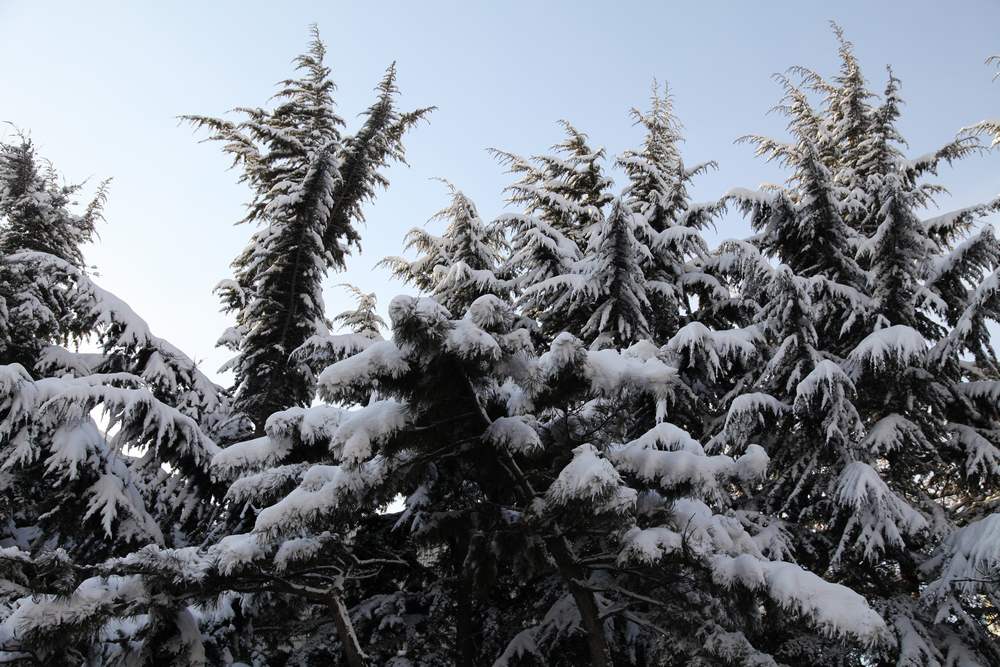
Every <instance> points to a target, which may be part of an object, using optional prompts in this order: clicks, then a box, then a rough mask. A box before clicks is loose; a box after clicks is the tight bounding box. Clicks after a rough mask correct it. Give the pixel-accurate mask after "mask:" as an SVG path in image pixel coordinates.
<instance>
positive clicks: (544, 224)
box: [492, 121, 613, 340]
mask: <svg viewBox="0 0 1000 667" xmlns="http://www.w3.org/2000/svg"><path fill="white" fill-rule="evenodd" d="M560 125H561V126H562V128H563V130H564V132H565V133H566V138H565V139H564V140H563V141H561V142H560V143H558V144H556V145H554V146H552V149H551V150H552V152H551V153H548V154H540V155H535V156H532V157H531V158H525V157H522V156H520V155H517V154H515V153H511V152H508V151H501V150H496V149H493V150H492V153H493V154H494V156H496V158H497V159H498V160H499V161H500V162H501V164H505V165H507V167H508V171H509V173H511V174H513V175H515V176H517V177H518V180H517V181H515V182H514V183H512V184H511V185H509V186H507V188H506V189H505V192H506V193H507V201H508V203H509V204H511V205H514V206H517V207H520V208H521V209H522V210H521V212H520V213H511V214H505V215H503V216H501V217H500V218H498V220H497V223H498V224H500V225H502V226H503V227H504V228H505V229H506V230H507V235H508V237H509V239H510V253H509V255H508V256H507V258H506V261H505V263H504V268H503V271H502V272H503V273H504V275H509V276H511V279H512V281H513V284H512V287H513V289H514V291H515V293H516V294H518V301H517V306H518V310H520V311H521V312H522V313H523V314H525V315H527V316H528V317H531V318H534V319H536V320H537V321H539V323H540V324H541V332H542V333H543V334H544V335H545V336H546V337H548V339H549V340H551V339H552V338H554V337H555V336H556V335H558V334H559V333H560V332H562V331H564V330H567V329H572V330H576V329H578V328H579V327H580V326H581V325H582V324H583V323H584V322H586V320H587V316H588V314H587V313H585V312H584V313H572V312H571V311H570V310H569V309H568V308H567V307H566V303H565V302H564V300H563V299H562V297H563V296H564V295H563V294H556V293H554V292H546V291H529V288H530V287H532V286H534V285H538V284H540V283H543V282H544V281H546V280H549V279H551V278H555V277H557V276H565V275H569V274H571V273H573V272H574V270H575V268H576V266H577V262H578V261H579V260H580V259H581V258H582V256H583V254H584V252H585V251H586V249H587V245H588V243H589V240H590V234H591V229H592V227H593V226H594V225H596V224H600V223H601V222H602V221H603V220H604V215H605V209H606V208H607V205H608V204H609V203H610V202H611V200H612V199H613V196H612V194H611V192H610V188H611V185H612V182H611V179H610V178H608V177H607V176H606V175H605V174H604V167H603V163H604V159H605V152H604V149H603V148H592V147H591V146H590V145H589V143H588V137H587V135H586V134H585V133H583V132H581V131H580V130H578V129H577V128H576V127H574V126H573V125H572V124H570V123H569V122H567V121H561V122H560Z"/></svg>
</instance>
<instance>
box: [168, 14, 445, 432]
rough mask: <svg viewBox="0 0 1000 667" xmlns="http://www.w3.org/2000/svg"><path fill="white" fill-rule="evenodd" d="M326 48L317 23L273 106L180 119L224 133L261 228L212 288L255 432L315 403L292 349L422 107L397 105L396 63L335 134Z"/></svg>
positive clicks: (313, 326) (310, 323)
mask: <svg viewBox="0 0 1000 667" xmlns="http://www.w3.org/2000/svg"><path fill="white" fill-rule="evenodd" d="M325 55H326V48H325V46H324V45H323V43H322V41H321V40H320V37H319V32H318V30H317V29H316V28H315V27H313V28H312V40H311V42H310V44H309V50H308V51H307V52H306V53H305V54H302V55H300V56H299V57H298V58H296V60H295V64H296V69H297V70H298V71H300V72H301V76H300V77H299V78H297V79H288V80H285V81H283V82H281V84H280V88H279V90H278V92H277V93H276V94H275V99H277V100H278V104H277V105H276V106H275V107H274V108H272V109H263V108H249V109H248V108H241V109H239V110H238V111H240V112H241V113H242V114H243V115H244V119H243V120H240V121H238V122H232V121H227V120H221V119H217V118H210V117H205V116H185V117H183V118H184V119H185V120H188V121H190V122H191V123H193V124H194V125H195V126H196V127H202V128H206V129H208V130H209V131H210V132H211V134H210V136H209V140H212V141H221V142H223V150H224V151H225V152H226V153H228V154H230V155H231V156H232V157H233V160H234V164H235V165H237V166H239V167H241V169H242V174H241V177H240V180H241V181H242V182H245V183H247V184H248V185H249V186H250V188H251V190H252V192H253V195H252V199H251V201H250V204H249V213H248V214H247V216H246V217H245V218H244V221H245V222H252V223H256V224H258V225H260V229H258V231H256V232H255V233H254V235H253V236H252V238H251V242H250V245H249V246H248V247H247V248H246V249H245V250H244V251H243V252H242V253H241V254H240V255H239V256H238V257H237V258H236V260H234V262H233V267H234V268H235V271H236V276H235V280H232V281H224V282H223V283H222V284H221V285H220V289H219V292H220V295H221V297H222V300H223V304H224V309H225V310H226V311H227V312H233V313H234V314H235V315H236V321H237V324H236V326H235V327H234V328H233V329H231V330H229V331H228V332H227V333H226V335H224V336H223V339H222V341H220V342H222V343H224V344H226V345H227V346H230V347H233V348H236V349H238V354H237V356H236V358H235V359H234V360H233V361H231V362H230V363H229V364H228V365H227V367H228V368H231V369H232V370H234V371H235V375H236V378H235V399H236V406H237V407H238V408H239V409H240V410H242V411H244V412H245V413H246V414H247V415H249V417H250V419H251V420H252V422H253V426H254V432H255V433H256V434H258V435H261V434H263V433H264V428H265V423H266V420H267V417H268V416H269V415H271V414H272V413H274V412H277V411H279V410H282V409H285V408H288V407H290V406H294V405H307V404H308V403H309V402H310V401H311V400H312V397H313V386H312V384H311V383H310V381H309V376H308V375H307V374H303V373H302V371H301V369H300V367H299V366H298V365H296V364H290V363H289V362H288V360H289V356H290V355H291V353H292V352H293V351H294V350H295V349H297V348H298V347H299V346H300V345H302V344H303V343H304V342H305V341H306V340H307V339H308V338H309V337H310V336H311V335H313V334H314V333H317V332H322V327H320V324H321V323H322V322H323V317H324V314H323V300H322V289H321V281H322V279H323V277H324V276H325V275H326V272H327V271H328V270H329V269H330V268H337V269H340V268H343V266H344V262H345V257H346V254H347V253H348V252H349V250H350V248H351V246H357V245H358V244H359V236H358V231H357V229H356V225H357V224H358V223H360V222H361V221H363V216H362V213H361V206H362V205H363V204H364V203H365V202H366V201H369V200H370V199H372V197H373V196H374V193H375V190H376V188H377V187H379V186H385V185H386V184H387V181H386V178H385V176H384V174H382V173H381V170H382V168H383V167H384V166H386V165H387V164H388V163H389V162H390V161H393V160H401V159H402V158H403V146H402V138H403V135H404V134H405V132H406V130H407V129H409V128H410V127H411V126H412V125H413V124H415V123H416V122H417V121H418V120H419V119H421V118H423V117H424V116H426V115H427V113H429V111H430V109H419V110H417V111H413V112H410V113H405V114H403V113H400V112H399V111H398V110H397V109H396V97H397V93H398V91H397V88H396V83H395V80H396V70H395V66H394V65H393V66H390V67H389V69H388V70H387V72H386V75H385V77H384V78H383V79H382V81H381V82H380V83H379V86H378V87H377V89H376V90H377V93H378V97H377V99H376V102H375V103H374V104H373V105H372V106H371V107H370V108H369V109H368V110H367V112H366V113H365V114H364V115H365V122H364V124H363V125H362V127H361V129H360V130H359V131H358V132H357V133H356V134H355V135H353V136H351V137H347V138H345V137H343V136H342V135H341V128H342V126H343V121H342V120H341V118H340V117H339V116H338V115H337V113H336V112H335V110H334V101H333V90H334V83H333V80H332V79H331V78H330V69H329V67H327V66H326V65H325V64H324V57H325ZM317 327H320V328H319V330H318V329H317Z"/></svg>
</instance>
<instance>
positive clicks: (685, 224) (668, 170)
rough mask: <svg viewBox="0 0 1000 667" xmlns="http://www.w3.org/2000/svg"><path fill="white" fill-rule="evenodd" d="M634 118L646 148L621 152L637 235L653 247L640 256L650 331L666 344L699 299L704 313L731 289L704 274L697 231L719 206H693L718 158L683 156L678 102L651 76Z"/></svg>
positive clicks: (703, 248)
mask: <svg viewBox="0 0 1000 667" xmlns="http://www.w3.org/2000/svg"><path fill="white" fill-rule="evenodd" d="M632 118H633V120H634V121H635V124H636V125H638V126H640V127H641V128H642V129H643V130H644V132H645V135H644V137H643V141H642V147H641V148H640V149H638V150H629V151H626V152H624V153H623V154H622V155H620V156H619V157H618V160H617V162H618V165H619V166H620V167H622V168H623V169H624V170H625V172H626V174H627V176H628V185H627V186H626V188H625V193H624V199H625V202H626V204H627V205H628V207H629V209H630V210H631V211H632V212H633V213H635V214H636V215H638V216H639V218H638V219H637V222H636V234H637V236H638V238H639V239H641V241H642V243H643V244H644V245H645V246H646V247H647V248H648V249H649V256H648V257H647V258H643V259H644V261H643V262H642V268H643V275H644V276H645V285H646V292H647V297H648V300H649V302H650V315H651V317H650V333H651V334H652V338H653V340H656V341H667V340H669V339H670V338H671V337H672V336H673V335H674V334H675V333H677V330H678V329H679V328H680V327H681V326H683V325H684V324H686V322H687V321H688V320H690V318H691V317H692V311H693V308H694V304H692V303H691V300H690V297H692V296H694V297H695V298H696V299H697V303H698V308H699V310H703V311H705V313H708V312H710V311H715V310H718V309H717V308H713V307H712V306H713V305H714V304H715V302H716V301H719V300H720V299H721V300H723V301H725V300H728V297H729V293H728V291H727V290H725V289H724V288H723V287H722V286H721V285H720V284H719V282H718V281H717V280H716V279H714V278H713V277H711V276H709V275H707V274H706V273H705V268H706V267H705V265H704V260H705V259H706V258H707V257H708V254H709V253H708V245H707V244H706V243H705V240H704V239H703V238H702V236H701V234H700V232H701V230H703V229H704V228H705V227H706V226H707V225H708V224H709V223H710V222H711V219H712V217H713V216H714V215H715V214H716V213H717V212H718V208H719V204H718V203H713V204H693V203H692V202H691V200H690V194H689V186H690V184H691V182H692V181H693V179H694V178H695V177H697V176H699V175H700V174H703V173H705V172H706V171H708V170H709V169H713V168H715V167H716V163H715V162H705V163H702V164H697V165H694V166H693V167H689V166H687V165H686V164H685V163H684V161H683V159H682V158H681V153H680V146H679V144H680V142H681V141H683V137H682V135H681V125H680V121H678V120H677V118H676V117H675V116H674V114H673V101H672V99H671V97H670V95H669V93H668V91H667V89H666V87H664V89H663V92H662V93H661V92H660V89H659V85H658V84H657V83H656V82H655V81H654V83H653V91H652V95H651V97H650V108H649V110H648V111H641V110H639V109H634V108H633V109H632Z"/></svg>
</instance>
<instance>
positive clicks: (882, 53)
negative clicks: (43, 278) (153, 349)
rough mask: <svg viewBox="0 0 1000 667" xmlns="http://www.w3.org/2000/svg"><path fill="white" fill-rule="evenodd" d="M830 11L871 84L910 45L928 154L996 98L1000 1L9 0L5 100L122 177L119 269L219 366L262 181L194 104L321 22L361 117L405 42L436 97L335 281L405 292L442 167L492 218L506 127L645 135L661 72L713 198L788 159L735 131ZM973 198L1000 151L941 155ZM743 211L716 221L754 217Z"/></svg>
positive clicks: (1, 94)
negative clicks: (401, 274)
mask: <svg viewBox="0 0 1000 667" xmlns="http://www.w3.org/2000/svg"><path fill="white" fill-rule="evenodd" d="M829 19H834V20H836V21H838V22H839V23H841V25H843V27H844V28H845V30H846V32H847V35H848V37H849V38H850V39H851V40H852V41H854V42H855V44H856V47H857V53H858V55H859V57H860V59H861V61H862V63H863V64H864V66H865V70H866V73H867V75H868V77H869V79H870V80H871V81H872V86H873V88H875V89H879V90H880V89H881V87H882V85H883V81H884V66H885V65H886V64H889V63H891V64H892V65H893V68H894V70H895V72H896V74H897V76H899V77H900V78H901V79H902V80H903V94H904V97H905V98H906V100H907V103H908V104H907V106H906V108H905V113H904V118H903V120H902V123H901V125H902V128H903V129H904V132H905V134H906V135H907V137H908V138H909V140H910V144H911V148H912V150H913V152H914V153H924V152H927V151H929V150H931V149H933V148H934V147H935V146H937V145H938V144H940V143H943V142H945V141H947V140H949V139H950V138H951V137H952V136H953V134H954V132H955V131H956V130H958V129H959V128H960V127H962V126H965V125H968V124H970V123H973V122H975V121H977V120H980V119H982V118H984V117H989V116H994V117H995V116H1000V83H996V84H991V82H990V78H991V72H990V70H989V69H987V68H986V67H985V66H984V65H983V60H984V59H985V58H986V57H987V56H988V55H990V54H992V53H1000V32H998V29H1000V0H966V1H961V2H952V3H943V2H930V1H926V0H920V1H913V2H903V1H899V2H881V3H873V2H837V3H820V2H812V3H807V2H802V1H801V0H800V1H798V2H768V3H751V2H736V1H733V2H710V1H707V0H702V1H700V2H690V3H676V2H672V3H667V2H660V3H652V2H650V3H634V2H616V3H611V2H601V3H597V2H548V3H541V2H520V1H508V2H494V3H462V2H430V1H423V2H379V3H374V2H367V3H362V2H358V3H346V2H323V3H320V2H315V3H299V2H294V3H293V2H281V3H276V2H271V3H262V2H252V3H251V2H228V3H221V2H199V3H192V2H184V3H182V2H174V3H152V2H146V3H139V2H132V3H124V2H121V3H108V2H94V1H88V2H31V1H23V2H22V1H11V0H0V62H2V63H3V66H2V67H0V120H7V121H11V122H12V123H14V124H16V125H17V126H19V127H21V128H25V129H30V130H31V133H32V135H33V137H34V138H35V140H36V142H37V143H38V145H39V146H40V148H41V150H42V152H43V153H44V154H45V155H46V156H47V157H49V158H51V159H52V160H54V161H55V163H56V165H57V166H58V168H59V169H60V170H61V171H62V172H63V173H65V174H66V176H67V178H68V179H70V180H80V179H83V178H87V177H91V178H93V179H95V180H96V179H100V178H104V177H107V176H113V177H114V179H115V180H114V182H113V185H112V190H111V199H110V203H109V206H108V209H107V223H106V224H104V225H102V227H101V230H100V231H101V241H100V243H99V244H98V245H97V246H95V247H94V248H92V249H90V251H89V252H88V258H89V260H90V261H91V262H93V263H95V264H96V265H97V266H98V268H99V271H100V273H101V278H100V279H99V282H100V283H101V284H102V285H103V286H105V287H107V288H109V289H111V290H113V291H114V292H116V293H117V294H118V295H120V296H121V297H123V298H125V299H126V300H127V301H128V302H129V303H130V304H132V306H133V307H134V308H135V309H136V310H137V311H138V312H139V313H140V314H141V315H142V316H143V317H145V318H146V319H147V320H148V321H149V322H150V324H151V326H152V327H153V330H154V331H155V332H157V333H158V334H159V335H161V336H164V337H167V338H169V339H170V340H172V341H173V342H175V343H176V344H177V345H179V346H180V347H182V348H183V349H184V350H186V351H187V352H188V353H189V354H191V355H192V356H194V357H196V358H198V359H205V360H206V362H205V366H206V370H209V371H213V370H214V369H215V368H216V367H217V366H218V364H219V362H220V361H221V360H222V359H223V358H224V356H225V355H224V354H223V353H221V352H220V351H217V350H214V349H213V344H214V341H215V339H216V337H217V336H218V334H219V333H220V332H221V331H222V329H223V328H224V327H225V326H227V325H228V322H227V321H226V319H225V318H224V317H223V316H222V315H220V314H219V313H218V304H217V301H216V299H215V297H214V296H213V295H212V293H211V288H212V286H213V285H214V284H215V283H216V282H217V281H218V280H220V279H222V278H225V277H227V276H228V263H229V261H230V260H231V259H232V257H233V256H235V255H236V253H237V252H238V251H239V250H240V249H241V248H242V246H243V245H244V243H245V241H246V239H247V238H248V236H249V235H250V232H251V230H250V229H248V228H247V227H245V226H237V227H234V226H233V224H232V223H233V222H234V221H235V220H237V219H239V218H240V217H241V214H242V202H243V201H245V199H246V192H245V190H244V189H243V188H242V187H241V186H238V185H237V184H236V183H235V178H236V174H235V173H234V172H229V171H226V168H227V166H228V163H227V161H226V159H225V158H224V157H223V156H222V155H221V154H220V153H219V151H218V148H217V147H216V146H214V145H208V144H199V143H197V139H198V137H197V136H195V135H193V134H192V132H191V131H190V130H189V129H188V128H186V127H180V126H178V125H177V123H176V121H175V119H174V117H175V116H176V115H178V114H183V113H204V114H222V113H223V112H225V111H226V110H227V109H229V108H231V107H233V106H237V105H257V104H262V103H264V102H265V101H266V99H267V98H268V96H270V94H271V93H272V91H273V84H274V82H275V81H277V80H279V79H281V78H283V77H285V76H287V75H288V74H289V73H290V71H291V70H290V60H291V59H292V57H293V56H294V55H295V54H297V53H299V52H300V51H302V50H303V48H304V45H305V42H306V26H307V25H308V24H309V23H312V22H316V23H318V24H319V26H320V29H321V30H322V33H323V36H324V38H325V40H326V41H327V43H328V46H329V56H330V57H329V62H330V64H331V65H332V67H333V69H334V76H335V78H336V81H337V83H338V85H339V95H338V101H339V105H340V111H341V113H342V114H343V115H344V116H345V118H347V119H348V120H349V121H353V120H354V116H355V114H356V113H358V112H360V111H362V110H363V109H364V108H365V106H367V104H368V103H369V101H370V100H371V97H372V92H371V90H372V88H373V87H374V85H375V84H376V82H377V81H378V79H379V77H380V75H381V73H382V71H383V69H384V68H385V66H386V65H387V64H388V63H389V62H391V61H393V60H396V61H398V67H399V84H400V87H401V88H402V91H403V98H402V99H403V102H404V104H405V105H407V106H409V107H415V106H425V105H432V104H433V105H437V106H438V107H439V110H438V111H437V112H436V113H435V114H433V116H432V118H431V122H430V124H429V125H422V126H420V127H419V128H417V129H416V130H415V131H414V132H412V134H411V135H410V137H409V139H408V155H409V161H410V164H411V167H410V168H409V169H407V168H402V167H398V168H394V169H392V170H391V174H390V176H391V178H392V181H393V185H392V188H391V189H390V190H389V191H388V192H387V193H383V194H381V195H380V197H379V200H378V202H377V203H376V204H375V205H373V206H370V207H369V208H368V211H367V214H368V224H367V227H366V228H365V229H364V230H362V240H363V245H364V253H363V254H362V255H361V256H358V257H355V258H353V259H352V260H351V261H350V263H349V269H348V272H347V274H346V275H343V274H342V275H331V276H330V277H329V278H328V280H327V283H328V286H329V287H330V289H328V290H327V309H328V311H329V312H330V313H336V312H338V311H339V310H341V309H342V308H343V307H344V306H345V305H346V302H345V299H344V296H343V294H342V293H341V292H340V291H339V290H337V289H335V288H333V285H335V284H336V283H339V282H343V281H350V282H353V283H355V284H357V285H359V286H360V287H361V288H362V289H365V290H375V291H377V292H378V294H379V296H380V298H381V299H382V301H383V306H384V305H385V303H386V301H387V300H388V298H390V297H391V296H393V295H395V294H397V293H400V292H404V291H409V290H408V288H403V287H401V286H399V285H398V284H396V283H393V282H390V281H389V280H388V279H387V277H386V275H385V274H384V272H382V271H380V270H374V269H373V265H374V264H375V263H376V261H378V259H380V258H381V257H383V256H385V255H389V254H396V253H398V252H399V251H400V248H401V245H402V238H403V235H404V233H405V232H406V230H407V229H408V228H410V227H411V226H414V225H421V224H423V223H424V221H425V220H426V219H427V218H428V217H429V216H430V215H431V214H432V213H433V212H434V211H436V210H437V209H438V208H440V207H441V206H443V205H444V203H445V191H444V189H443V188H442V186H441V185H440V184H439V183H435V182H432V181H431V180H429V179H431V178H432V177H436V176H441V177H446V178H448V179H450V180H452V181H453V182H454V183H455V184H456V185H457V186H459V187H460V188H462V189H463V190H464V191H465V192H466V193H467V194H469V195H470V196H472V197H473V198H474V199H475V200H476V202H477V203H478V205H479V208H480V212H481V213H482V215H483V216H484V217H485V218H490V217H493V216H495V215H497V214H498V213H500V212H501V210H502V204H503V202H502V196H501V189H502V187H503V186H504V184H505V183H506V182H507V178H506V176H505V175H504V174H503V170H502V169H501V168H500V167H499V166H497V165H496V163H495V162H494V161H493V160H492V159H491V158H490V157H489V156H488V155H487V153H486V151H485V150H484V149H485V148H486V147H488V146H497V147H501V148H505V149H509V150H514V151H517V152H522V153H532V152H538V151H541V150H543V149H545V147H547V146H549V145H550V144H552V143H554V142H555V141H557V140H558V139H559V138H560V135H559V130H558V128H557V126H556V124H555V121H556V120H557V119H559V118H567V119H569V120H571V121H572V122H573V123H575V124H576V125H577V126H579V127H580V128H581V129H583V130H585V131H587V132H588V133H589V134H590V135H591V138H592V140H593V142H594V143H595V144H597V145H603V146H605V147H606V148H607V149H608V151H609V153H610V154H614V153H617V152H619V151H621V150H622V149H624V148H626V147H629V146H632V145H634V144H635V142H636V141H637V140H638V138H639V136H638V133H637V131H636V130H635V128H633V127H631V124H630V121H629V119H628V116H627V112H628V109H629V107H630V106H633V105H641V104H643V103H644V102H645V100H646V97H647V94H648V89H649V84H650V81H651V80H652V78H653V77H654V76H655V77H657V78H659V79H660V80H661V81H667V82H669V84H670V86H671V89H672V91H673V94H674V96H675V102H676V109H677V112H678V113H679V115H680V117H681V120H682V121H683V122H684V124H685V126H686V132H687V137H688V141H687V144H686V149H685V152H686V157H687V159H688V161H689V162H694V161H702V160H708V159H714V160H717V161H718V162H719V164H720V169H719V171H718V172H716V173H713V174H710V175H708V176H707V177H704V178H702V179H701V180H700V181H699V183H698V187H697V189H696V191H695V193H694V194H695V197H696V199H699V200H707V199H713V198H716V197H718V196H719V195H721V194H722V193H724V192H725V191H726V190H728V189H729V188H730V187H733V186H756V185H757V184H759V183H761V182H762V181H768V180H776V179H778V178H780V172H776V171H775V170H774V169H773V168H771V167H769V166H767V165H764V164H762V163H761V162H760V161H758V160H756V159H755V158H753V155H752V150H751V149H750V148H749V147H747V146H736V145H734V144H733V140H734V139H735V138H736V137H738V136H740V135H742V134H745V133H748V132H763V133H772V134H780V133H781V131H782V127H783V121H782V120H781V119H780V118H778V117H776V116H774V115H771V116H768V115H766V112H767V110H768V109H769V108H770V107H771V106H772V105H773V104H774V103H775V102H777V100H778V98H779V97H780V90H779V88H778V86H777V85H776V84H775V83H774V82H773V81H771V79H770V75H771V74H772V73H774V72H777V71H782V70H784V69H786V68H787V67H789V66H790V65H793V64H803V65H807V66H809V67H812V68H814V69H817V70H819V71H820V72H823V73H831V74H832V73H833V71H834V69H835V67H836V42H835V40H834V38H833V36H832V34H831V33H830V30H829V28H828V26H827V21H828V20H829ZM942 177H943V178H942V181H943V182H944V183H945V184H946V185H948V186H949V187H950V188H951V190H952V193H953V195H954V196H953V197H952V198H950V199H945V200H943V201H942V205H943V207H945V208H953V207H958V206H961V205H965V204H968V203H971V202H973V201H978V200H981V199H984V198H986V197H989V196H991V195H993V194H995V193H996V192H997V191H1000V155H992V156H989V157H986V158H978V159H973V160H969V161H968V162H967V163H966V164H964V165H962V166H961V167H959V168H956V169H948V168H946V169H944V170H943V172H942ZM747 232H748V229H747V227H746V225H745V223H744V222H743V221H742V220H740V219H739V218H727V219H726V220H724V221H723V222H721V223H720V225H719V230H718V233H717V234H715V235H713V236H712V237H711V238H710V241H711V242H713V243H714V242H715V241H717V240H719V239H721V238H727V237H733V236H743V235H745V234H746V233H747Z"/></svg>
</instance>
